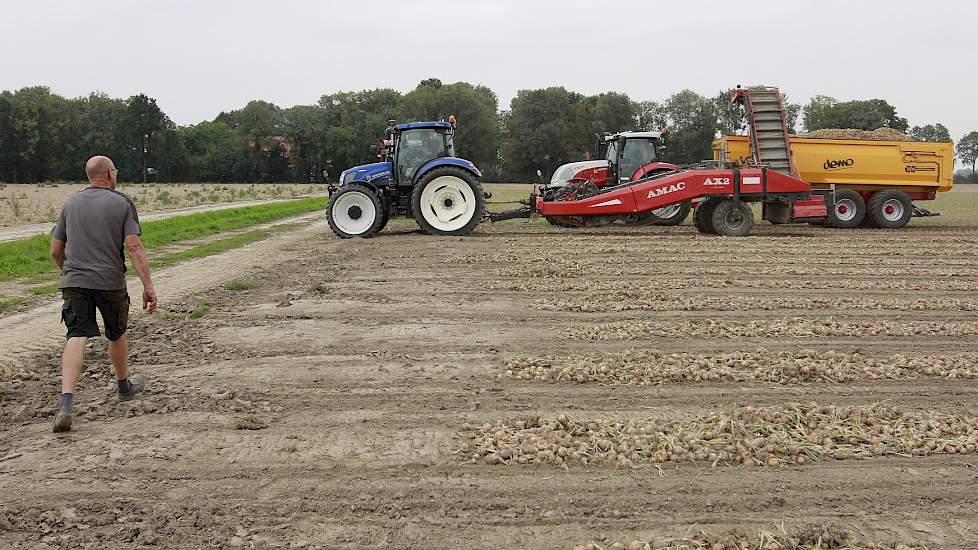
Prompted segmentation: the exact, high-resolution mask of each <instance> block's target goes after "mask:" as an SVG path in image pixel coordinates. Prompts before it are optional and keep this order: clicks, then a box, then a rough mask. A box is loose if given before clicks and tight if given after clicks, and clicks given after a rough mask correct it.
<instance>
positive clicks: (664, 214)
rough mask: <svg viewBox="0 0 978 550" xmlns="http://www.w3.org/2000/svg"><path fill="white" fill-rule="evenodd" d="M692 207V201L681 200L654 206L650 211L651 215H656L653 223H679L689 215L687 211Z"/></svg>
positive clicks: (666, 224)
mask: <svg viewBox="0 0 978 550" xmlns="http://www.w3.org/2000/svg"><path fill="white" fill-rule="evenodd" d="M692 208H693V203H692V201H683V202H681V203H679V204H670V205H669V206H663V207H662V208H656V209H655V210H653V211H652V215H653V216H655V217H656V222H655V225H665V226H671V225H679V224H681V223H683V222H684V221H686V216H689V211H690V209H692Z"/></svg>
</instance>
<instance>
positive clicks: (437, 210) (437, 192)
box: [420, 176, 476, 231]
mask: <svg viewBox="0 0 978 550" xmlns="http://www.w3.org/2000/svg"><path fill="white" fill-rule="evenodd" d="M420 206H421V215H422V216H424V219H425V221H426V222H428V223H429V224H430V225H431V227H434V228H435V229H437V230H439V231H456V230H458V229H461V228H463V227H465V224H467V223H469V222H470V221H471V220H472V217H473V216H475V210H476V200H475V193H474V192H473V191H472V188H471V187H469V184H467V183H465V181H464V180H462V179H461V178H457V177H455V176H438V177H437V178H435V179H433V180H431V181H430V182H429V183H428V185H426V186H425V188H424V191H422V192H421V205H420Z"/></svg>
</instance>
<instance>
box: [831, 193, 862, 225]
mask: <svg viewBox="0 0 978 550" xmlns="http://www.w3.org/2000/svg"><path fill="white" fill-rule="evenodd" d="M825 207H826V210H827V213H826V214H827V215H826V218H825V223H826V225H828V226H829V227H835V228H836V229H852V228H853V227H859V224H861V223H862V222H863V219H864V218H865V217H866V203H865V202H864V201H863V197H862V195H860V194H859V193H857V192H855V191H853V190H852V189H840V190H838V191H836V192H835V202H832V195H831V194H828V195H825Z"/></svg>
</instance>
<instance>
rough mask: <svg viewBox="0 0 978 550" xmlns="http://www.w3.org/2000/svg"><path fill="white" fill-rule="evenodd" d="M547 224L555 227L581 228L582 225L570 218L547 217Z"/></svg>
mask: <svg viewBox="0 0 978 550" xmlns="http://www.w3.org/2000/svg"><path fill="white" fill-rule="evenodd" d="M547 222H549V223H550V225H556V226H557V227H581V226H582V224H581V223H579V222H577V223H575V222H576V220H575V218H572V217H570V216H547Z"/></svg>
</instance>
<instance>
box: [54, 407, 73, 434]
mask: <svg viewBox="0 0 978 550" xmlns="http://www.w3.org/2000/svg"><path fill="white" fill-rule="evenodd" d="M72 420H73V416H72V414H71V412H70V411H68V412H66V411H63V410H61V409H58V413H57V414H56V415H54V433H56V434H57V433H62V432H67V431H68V430H70V429H71V421H72Z"/></svg>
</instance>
